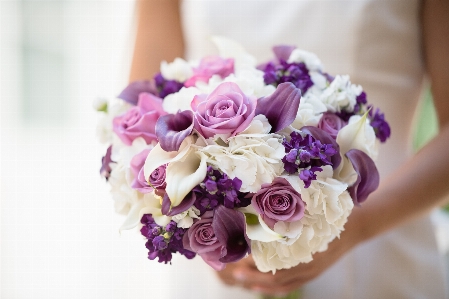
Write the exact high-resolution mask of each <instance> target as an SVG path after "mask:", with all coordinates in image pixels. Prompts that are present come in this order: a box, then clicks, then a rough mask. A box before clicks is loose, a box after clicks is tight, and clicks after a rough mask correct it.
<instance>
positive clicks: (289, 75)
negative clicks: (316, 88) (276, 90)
mask: <svg viewBox="0 0 449 299" xmlns="http://www.w3.org/2000/svg"><path fill="white" fill-rule="evenodd" d="M262 71H263V72H264V77H263V78H264V82H265V84H271V85H274V86H275V87H277V86H278V85H279V84H281V83H285V82H290V83H293V85H295V87H296V88H299V89H300V90H301V93H302V94H305V93H306V92H307V90H308V89H309V88H310V87H312V86H313V82H312V79H311V78H310V75H309V70H308V69H307V67H306V65H305V64H304V63H302V62H300V63H287V62H286V61H285V60H282V59H281V60H280V62H279V64H277V63H274V62H269V63H267V64H266V65H265V67H264V68H263V69H262Z"/></svg>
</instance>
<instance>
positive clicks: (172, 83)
mask: <svg viewBox="0 0 449 299" xmlns="http://www.w3.org/2000/svg"><path fill="white" fill-rule="evenodd" d="M154 82H155V83H156V88H157V92H158V96H159V97H160V98H162V99H163V98H165V97H166V96H168V95H169V94H172V93H175V92H178V91H180V90H181V88H182V87H183V86H184V83H181V82H178V81H176V80H167V79H165V78H164V77H162V74H161V73H158V74H156V75H155V76H154Z"/></svg>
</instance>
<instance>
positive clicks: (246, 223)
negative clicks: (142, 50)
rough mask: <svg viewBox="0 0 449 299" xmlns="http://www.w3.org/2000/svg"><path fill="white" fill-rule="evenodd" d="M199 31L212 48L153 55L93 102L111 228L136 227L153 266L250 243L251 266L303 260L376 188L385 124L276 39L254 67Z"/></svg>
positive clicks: (226, 259)
mask: <svg viewBox="0 0 449 299" xmlns="http://www.w3.org/2000/svg"><path fill="white" fill-rule="evenodd" d="M213 41H214V42H215V44H216V45H217V47H218V49H219V52H220V55H219V56H209V57H205V58H203V59H201V60H200V61H185V60H183V59H180V58H177V59H175V60H174V62H172V63H166V62H162V64H161V72H160V73H159V74H157V75H156V76H155V77H154V79H153V80H151V81H140V82H133V83H131V84H130V85H129V86H128V87H126V88H125V89H124V90H123V91H122V92H121V94H120V95H119V96H118V99H113V100H110V101H108V102H103V103H97V109H98V110H99V111H102V114H103V115H102V119H101V121H100V124H99V126H98V133H99V136H100V137H101V140H102V141H103V142H105V143H106V144H107V145H109V147H108V149H107V151H106V155H105V156H104V157H103V165H102V167H101V174H102V176H104V177H105V178H106V180H107V181H108V183H109V184H110V185H111V194H112V198H113V199H114V203H115V208H116V210H117V211H119V212H123V213H124V214H125V215H126V219H125V221H124V223H123V225H122V226H121V229H132V228H134V227H139V228H140V232H141V233H142V235H143V236H144V237H145V238H146V239H147V242H146V247H147V249H148V251H149V253H148V258H149V259H151V260H153V259H156V258H157V259H158V261H159V262H162V263H168V262H170V261H171V259H172V254H174V253H179V254H181V255H184V256H185V257H186V258H188V259H191V258H193V257H194V256H195V255H199V256H200V257H201V258H202V259H203V260H204V261H205V262H206V263H207V264H209V265H210V266H211V267H212V268H214V269H215V270H221V269H223V268H224V267H225V266H226V264H227V263H231V262H235V261H238V260H240V259H242V258H244V257H246V256H247V255H248V254H250V253H251V254H252V257H253V258H254V261H255V263H256V266H257V267H258V269H259V270H260V271H263V272H268V271H272V272H275V271H276V270H278V269H286V268H290V267H294V266H296V265H298V264H299V263H307V262H310V261H311V260H312V255H313V254H314V253H315V252H320V251H324V250H326V248H327V246H328V243H329V242H331V241H332V240H333V239H335V238H336V237H339V235H340V233H341V232H342V231H343V229H344V224H345V223H346V221H347V218H348V216H349V214H350V213H351V211H352V209H353V207H354V205H359V204H360V203H361V202H363V201H364V200H366V199H367V197H368V195H369V194H370V193H371V192H373V191H374V190H375V189H376V188H377V187H378V184H379V174H378V171H377V169H376V165H375V163H374V159H375V158H376V156H377V152H378V145H379V142H384V141H385V140H386V139H387V138H388V137H389V135H390V128H389V126H388V124H387V122H385V120H384V116H383V114H382V113H381V112H380V111H379V110H378V109H377V110H374V109H373V108H372V107H371V106H370V105H368V104H367V96H366V94H365V92H364V91H363V90H362V87H360V86H358V85H354V84H352V83H351V82H350V79H349V77H348V76H341V75H337V76H335V77H334V76H332V75H330V74H327V73H325V72H324V71H323V67H322V65H321V62H320V60H319V59H318V58H317V57H316V55H314V54H313V53H309V52H306V51H303V50H300V49H297V48H295V47H292V46H276V47H274V58H273V60H272V61H269V62H266V63H264V64H257V63H256V60H255V59H254V58H253V57H252V56H251V55H250V54H248V53H247V52H246V51H245V50H244V49H243V48H242V47H241V46H240V45H238V44H236V43H235V42H233V41H230V40H227V39H225V38H221V37H214V38H213Z"/></svg>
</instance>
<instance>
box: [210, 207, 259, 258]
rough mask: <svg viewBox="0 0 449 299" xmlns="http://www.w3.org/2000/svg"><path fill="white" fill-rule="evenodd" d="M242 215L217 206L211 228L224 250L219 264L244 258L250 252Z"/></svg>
mask: <svg viewBox="0 0 449 299" xmlns="http://www.w3.org/2000/svg"><path fill="white" fill-rule="evenodd" d="M245 227H246V225H245V216H244V215H243V213H241V212H239V211H236V210H231V209H228V208H225V207H224V206H218V207H217V208H216V210H215V213H214V218H213V221H212V228H213V229H214V232H215V235H216V236H217V239H218V240H219V242H220V243H221V244H223V246H224V247H225V248H224V249H225V250H222V257H221V258H220V259H219V261H220V262H223V263H230V262H235V261H238V260H240V259H242V258H244V257H245V255H246V254H247V253H249V252H250V251H251V247H250V241H249V239H248V238H247V236H246V233H245Z"/></svg>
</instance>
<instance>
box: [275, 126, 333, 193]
mask: <svg viewBox="0 0 449 299" xmlns="http://www.w3.org/2000/svg"><path fill="white" fill-rule="evenodd" d="M290 137H291V139H290V141H287V140H286V139H284V142H283V143H282V144H283V145H284V147H285V153H286V155H285V156H284V158H282V162H284V169H285V171H287V172H288V173H289V174H293V173H296V172H299V178H300V179H301V180H303V181H304V184H305V187H306V188H308V187H309V186H310V184H311V182H312V180H316V174H315V172H317V171H322V170H323V169H322V168H320V166H323V165H332V162H331V160H330V158H331V157H332V156H333V155H335V154H337V152H338V151H337V150H336V149H335V148H334V146H333V145H332V144H323V143H321V141H320V140H316V139H315V138H313V137H312V135H309V134H306V135H305V136H302V135H301V134H300V133H297V132H292V133H291V134H290Z"/></svg>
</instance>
